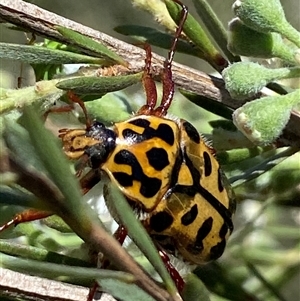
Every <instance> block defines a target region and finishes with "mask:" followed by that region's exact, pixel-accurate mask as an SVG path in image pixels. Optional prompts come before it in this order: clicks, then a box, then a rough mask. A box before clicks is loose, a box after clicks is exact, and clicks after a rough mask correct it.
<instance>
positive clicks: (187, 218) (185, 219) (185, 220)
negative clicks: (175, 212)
mask: <svg viewBox="0 0 300 301" xmlns="http://www.w3.org/2000/svg"><path fill="white" fill-rule="evenodd" d="M197 215H198V206H197V204H195V205H194V206H193V207H192V208H191V210H189V211H188V212H187V213H185V214H184V215H183V216H182V218H181V223H182V224H183V225H184V226H188V225H190V224H191V223H193V221H194V220H195V219H196V217H197Z"/></svg>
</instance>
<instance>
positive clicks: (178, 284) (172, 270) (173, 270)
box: [156, 246, 185, 292]
mask: <svg viewBox="0 0 300 301" xmlns="http://www.w3.org/2000/svg"><path fill="white" fill-rule="evenodd" d="M156 247H157V249H158V253H159V256H160V258H161V259H162V261H163V262H164V264H165V267H166V269H167V271H168V272H169V274H170V276H171V277H172V279H173V281H174V283H175V285H176V287H177V289H178V291H179V292H182V290H183V287H184V285H185V282H184V280H183V279H182V277H181V275H180V274H179V272H178V271H177V270H176V268H175V267H174V266H173V264H172V263H171V261H170V258H169V256H168V254H167V253H166V251H164V250H163V249H162V248H161V247H160V246H156Z"/></svg>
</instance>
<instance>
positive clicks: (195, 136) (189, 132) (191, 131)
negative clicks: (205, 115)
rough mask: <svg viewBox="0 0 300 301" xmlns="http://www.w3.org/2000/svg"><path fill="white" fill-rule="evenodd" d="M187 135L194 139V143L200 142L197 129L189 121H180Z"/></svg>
mask: <svg viewBox="0 0 300 301" xmlns="http://www.w3.org/2000/svg"><path fill="white" fill-rule="evenodd" d="M182 125H183V127H184V129H185V131H186V133H187V135H188V136H189V138H190V139H191V140H192V141H194V142H195V143H200V135H199V133H198V131H197V130H196V129H195V128H194V126H193V125H191V124H190V123H189V122H187V121H184V122H183V123H182Z"/></svg>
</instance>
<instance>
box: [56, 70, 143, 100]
mask: <svg viewBox="0 0 300 301" xmlns="http://www.w3.org/2000/svg"><path fill="white" fill-rule="evenodd" d="M142 76H143V72H140V73H136V74H129V75H121V76H103V77H96V76H92V77H78V78H72V79H66V80H62V81H60V82H59V83H57V84H56V87H57V88H59V89H62V90H72V91H73V92H74V93H77V94H96V95H97V94H105V93H108V92H113V91H119V90H121V89H125V88H127V87H129V86H132V85H133V84H136V83H138V82H141V80H142Z"/></svg>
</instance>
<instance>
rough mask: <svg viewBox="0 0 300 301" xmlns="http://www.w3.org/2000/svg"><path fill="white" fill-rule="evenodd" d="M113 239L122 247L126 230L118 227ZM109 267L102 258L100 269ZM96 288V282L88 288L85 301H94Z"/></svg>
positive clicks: (120, 226) (107, 261) (106, 260)
mask: <svg viewBox="0 0 300 301" xmlns="http://www.w3.org/2000/svg"><path fill="white" fill-rule="evenodd" d="M114 237H115V239H116V240H117V241H118V242H119V243H120V245H123V243H124V241H125V238H126V237H127V230H126V229H125V227H124V226H122V225H119V227H118V229H117V230H116V232H115V233H114ZM109 265H110V261H109V260H108V259H106V258H105V257H104V258H103V259H102V263H101V267H100V268H101V269H106V268H108V266H109ZM98 288H99V285H98V283H97V282H95V283H94V285H93V286H92V287H91V288H90V291H89V295H88V298H87V301H92V300H94V296H95V294H96V293H97V290H98Z"/></svg>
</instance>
